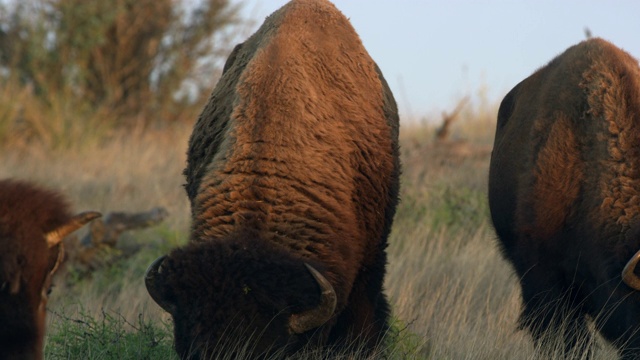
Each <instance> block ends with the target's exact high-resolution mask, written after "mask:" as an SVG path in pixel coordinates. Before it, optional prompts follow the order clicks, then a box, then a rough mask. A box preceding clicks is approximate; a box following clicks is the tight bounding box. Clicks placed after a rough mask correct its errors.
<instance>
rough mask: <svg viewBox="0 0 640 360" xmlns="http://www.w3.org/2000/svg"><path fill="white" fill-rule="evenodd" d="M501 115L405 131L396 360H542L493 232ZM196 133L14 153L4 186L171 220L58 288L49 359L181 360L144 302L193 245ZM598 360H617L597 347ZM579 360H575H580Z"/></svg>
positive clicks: (468, 116)
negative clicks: (155, 269)
mask: <svg viewBox="0 0 640 360" xmlns="http://www.w3.org/2000/svg"><path fill="white" fill-rule="evenodd" d="M494 119H495V111H494V110H490V111H482V112H478V111H475V112H474V111H469V112H467V113H463V114H462V115H461V116H460V120H459V121H458V122H456V123H455V126H454V127H453V129H452V130H453V133H452V136H451V138H450V141H448V142H447V143H444V144H438V143H436V142H434V140H433V138H434V127H433V126H430V125H428V124H427V123H425V124H403V125H404V126H403V127H402V129H401V147H402V161H403V165H404V174H403V177H402V192H401V193H402V197H401V204H400V205H399V208H398V211H397V215H396V220H395V227H394V230H393V232H392V235H391V239H390V243H391V245H390V248H389V266H388V276H387V279H386V292H387V294H388V296H389V298H390V300H391V303H392V305H393V314H394V318H395V325H394V329H395V331H396V332H397V333H398V337H397V340H396V343H395V344H393V346H392V349H391V356H390V357H391V358H394V359H395V358H397V359H403V358H407V359H537V358H539V357H540V354H539V353H538V352H537V351H536V349H535V348H534V346H533V344H532V342H531V341H530V337H529V336H528V334H527V333H525V332H523V331H519V330H518V329H517V326H516V322H517V318H518V315H519V312H520V293H519V291H520V290H519V287H518V284H517V279H516V278H515V276H514V275H513V272H512V270H511V268H510V266H509V265H508V264H507V263H506V262H505V261H504V260H503V259H502V258H501V256H500V254H499V252H498V250H497V247H496V239H495V234H494V233H493V229H492V227H491V225H490V220H489V211H488V205H487V194H486V188H487V172H488V163H489V156H490V149H491V144H492V138H493V131H494ZM190 132H191V127H190V126H186V125H183V126H180V125H175V126H174V127H173V128H170V129H162V130H150V129H146V130H144V131H143V130H139V131H131V132H129V133H127V134H122V135H115V136H112V139H111V140H109V141H107V142H104V143H100V142H96V141H91V142H89V143H88V144H86V145H84V146H79V147H72V148H71V149H68V148H67V149H57V150H49V148H47V147H39V146H33V145H29V146H27V145H22V146H19V145H16V146H14V147H13V148H11V149H4V150H3V151H2V154H1V155H0V178H6V177H14V178H21V179H29V180H33V181H36V182H38V183H41V184H45V185H47V186H50V187H53V188H56V189H59V190H61V191H62V192H64V193H65V194H67V195H68V197H69V198H70V199H71V201H72V202H73V204H74V207H75V208H76V209H77V210H98V211H101V212H103V213H108V212H110V211H146V210H149V209H150V208H152V207H155V206H162V207H164V208H166V209H167V210H168V211H169V213H170V216H169V218H168V219H167V220H166V221H165V222H164V223H163V224H161V225H159V226H157V227H153V228H149V229H145V230H140V231H135V232H130V233H127V234H126V236H125V237H124V238H123V239H122V242H123V244H125V243H127V242H129V243H136V244H138V245H140V246H141V247H142V251H140V252H138V253H136V254H135V255H133V256H132V257H129V258H127V259H124V260H119V261H115V262H113V263H111V264H110V265H108V266H105V267H103V268H101V269H99V270H97V271H95V272H94V273H92V274H91V276H79V275H78V274H76V273H74V271H73V269H71V270H69V269H68V270H67V271H66V273H65V274H61V275H63V276H64V278H63V277H62V276H60V277H58V278H57V281H56V283H57V286H56V287H55V288H54V289H53V293H52V297H51V300H50V302H49V306H48V309H49V317H48V322H49V329H48V335H47V342H46V347H45V352H46V358H47V359H176V356H175V354H174V353H173V349H172V334H171V321H170V317H169V316H168V315H167V314H166V313H164V312H163V311H162V310H161V309H160V308H159V307H158V306H157V305H156V304H155V303H154V302H153V301H152V300H151V299H150V297H149V296H148V294H147V292H146V290H145V288H144V284H143V274H144V271H145V269H146V267H147V265H148V264H149V263H150V262H151V261H152V260H153V259H155V258H156V257H157V256H159V255H161V254H164V253H166V252H168V250H169V249H171V248H173V247H175V246H178V245H180V244H184V243H185V242H186V240H187V233H188V228H189V206H188V202H187V198H186V195H185V193H184V191H183V189H182V186H181V185H182V183H183V181H184V179H183V176H182V174H181V172H182V169H183V167H184V164H185V151H186V146H187V140H188V136H189V134H190ZM596 355H597V356H596V357H597V358H598V359H611V358H615V353H614V352H613V351H612V350H611V349H610V347H609V346H608V345H606V344H605V343H604V342H602V341H600V342H599V346H598V350H597V354H596ZM577 358H579V356H578V357H577Z"/></svg>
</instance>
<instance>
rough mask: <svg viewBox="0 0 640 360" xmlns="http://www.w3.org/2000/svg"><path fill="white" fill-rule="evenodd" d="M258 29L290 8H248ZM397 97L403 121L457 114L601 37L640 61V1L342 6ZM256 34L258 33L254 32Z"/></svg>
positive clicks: (421, 0)
mask: <svg viewBox="0 0 640 360" xmlns="http://www.w3.org/2000/svg"><path fill="white" fill-rule="evenodd" d="M243 3H244V14H246V16H248V17H252V18H253V19H255V29H257V27H258V26H260V25H261V24H262V22H263V21H264V18H265V17H266V16H268V15H269V14H271V13H272V12H273V11H275V10H277V9H278V8H279V7H281V6H282V5H283V4H285V3H286V1H285V0H245V1H244V2H243ZM333 3H334V4H335V5H336V6H337V7H338V9H340V10H341V11H342V13H343V14H344V15H345V16H347V17H348V18H350V19H351V23H352V25H353V26H354V28H355V29H356V31H357V32H358V34H359V35H360V38H361V39H362V42H363V43H364V46H365V47H366V48H367V51H368V52H369V54H370V55H371V57H372V58H373V59H374V60H375V61H376V62H377V63H378V65H379V66H380V68H381V69H382V72H383V74H384V76H385V78H386V79H387V82H388V83H389V86H390V87H391V90H392V91H393V93H394V96H395V98H396V101H397V102H398V107H399V109H400V116H401V118H402V119H405V120H406V119H414V120H416V119H419V118H420V117H422V116H425V115H432V114H436V116H437V115H439V114H440V112H441V111H443V110H445V111H447V110H451V109H452V108H453V107H454V106H455V104H456V103H457V102H458V101H459V99H460V98H462V97H464V96H465V95H470V96H471V97H472V99H473V100H474V101H478V98H479V97H478V94H479V93H480V92H481V89H486V91H485V93H486V95H487V97H488V100H489V101H490V102H496V103H497V102H499V101H500V100H501V99H502V97H503V96H504V95H505V94H506V93H507V92H508V91H509V90H510V89H511V88H512V87H513V86H515V85H516V84H517V83H518V82H520V80H522V79H524V78H526V77H527V76H529V75H531V73H533V72H534V71H535V70H536V69H538V68H539V67H541V66H543V65H545V64H546V63H547V62H549V61H550V60H551V59H552V58H553V57H555V56H556V55H558V54H560V53H562V52H563V51H564V50H565V49H566V48H568V47H569V46H571V45H574V44H576V43H578V42H580V41H582V40H584V39H585V33H584V29H585V27H588V28H589V29H590V30H591V33H592V34H593V36H599V37H602V38H604V39H606V40H609V41H611V42H613V43H614V44H616V45H617V46H619V47H621V48H622V49H624V50H626V51H628V52H629V53H631V55H633V56H634V57H636V58H638V57H640V1H638V0H624V1H623V0H599V1H598V0H529V1H524V0H511V1H507V0H484V1H482V0H480V1H463V0H447V1H425V0H394V1H391V0H335V1H333ZM255 29H252V31H251V32H253V31H255Z"/></svg>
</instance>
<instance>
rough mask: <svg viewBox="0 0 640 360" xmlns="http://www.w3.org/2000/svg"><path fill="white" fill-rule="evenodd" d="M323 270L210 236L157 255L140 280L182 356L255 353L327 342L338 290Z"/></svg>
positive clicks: (267, 353)
mask: <svg viewBox="0 0 640 360" xmlns="http://www.w3.org/2000/svg"><path fill="white" fill-rule="evenodd" d="M320 269H321V267H320V266H319V265H318V264H314V266H311V265H309V264H308V263H305V262H304V261H302V260H300V259H298V258H296V257H294V256H292V255H290V254H288V253H287V252H285V251H283V250H281V249H274V248H267V247H266V245H265V244H264V243H260V242H258V241H254V242H251V241H212V242H205V243H198V244H195V243H194V244H190V245H188V246H187V247H185V248H183V249H178V250H175V251H173V252H172V253H171V254H170V255H169V256H167V257H161V258H159V259H158V260H156V261H155V262H154V263H153V264H152V265H151V266H150V268H149V270H148V271H147V275H146V277H145V282H146V285H147V289H148V291H149V293H150V295H151V297H152V298H153V299H154V300H155V301H156V302H157V303H158V304H159V305H160V306H161V307H162V308H163V309H165V310H166V311H168V312H169V313H171V315H172V317H173V321H174V332H175V346H176V350H177V352H178V353H179V354H180V355H181V356H182V358H184V359H196V358H209V357H211V356H216V355H221V354H225V355H227V356H228V355H230V354H231V355H235V356H240V355H244V356H249V357H250V358H256V357H262V356H271V355H273V354H276V353H281V354H289V353H293V352H295V351H297V350H299V349H301V348H302V347H304V346H305V345H306V344H307V343H309V342H310V341H313V342H314V343H322V342H324V341H325V340H326V337H327V335H328V333H327V332H328V329H329V325H328V324H327V323H331V321H330V320H331V319H332V317H333V315H334V311H335V306H336V295H335V291H334V290H333V287H332V286H331V284H329V282H328V281H327V280H326V279H325V278H324V277H323V276H322V275H321V274H320V272H319V271H318V270H320Z"/></svg>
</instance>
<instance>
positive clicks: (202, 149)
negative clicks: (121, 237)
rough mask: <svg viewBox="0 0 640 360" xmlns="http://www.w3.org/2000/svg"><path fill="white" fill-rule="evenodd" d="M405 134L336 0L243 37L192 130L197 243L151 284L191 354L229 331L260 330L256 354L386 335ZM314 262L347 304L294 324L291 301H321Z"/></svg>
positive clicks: (366, 341)
mask: <svg viewBox="0 0 640 360" xmlns="http://www.w3.org/2000/svg"><path fill="white" fill-rule="evenodd" d="M397 137H398V115H397V109H396V104H395V100H394V99H393V95H392V94H391V91H390V90H389V87H388V85H387V83H386V82H385V80H384V78H383V76H382V74H381V72H380V70H379V69H378V68H377V66H376V64H375V63H374V62H373V60H372V59H371V58H370V57H369V55H368V54H367V52H366V50H365V49H364V47H363V45H362V43H361V41H360V39H359V37H358V35H357V34H356V32H355V31H354V29H353V28H352V26H351V24H350V23H349V21H348V19H347V18H345V17H344V16H343V15H342V14H341V13H340V12H339V11H338V10H337V9H336V8H335V7H334V6H333V4H331V3H329V2H328V1H324V0H317V1H311V0H294V1H292V2H290V3H288V4H287V5H285V6H284V7H282V8H281V9H280V10H278V11H276V12H275V13H274V14H272V15H271V16H269V17H268V18H267V19H266V21H265V23H264V24H263V25H262V27H261V28H260V29H259V30H258V31H257V32H256V33H255V34H254V35H253V36H251V37H250V38H249V39H248V40H246V41H245V42H244V43H242V44H240V45H238V46H236V48H235V49H234V51H233V52H232V54H231V55H230V56H229V58H228V60H227V63H226V64H225V67H224V73H223V75H222V78H221V79H220V81H219V82H218V84H217V86H216V88H215V89H214V90H213V93H212V94H211V97H210V99H209V102H208V104H207V105H206V107H205V108H204V110H203V112H202V114H201V115H200V118H199V120H198V122H197V124H196V126H195V129H194V131H193V134H192V136H191V139H190V142H189V151H188V165H187V168H186V169H185V175H186V179H187V183H186V186H185V187H186V190H187V193H188V196H189V198H190V200H191V205H192V216H193V225H192V234H191V241H190V244H189V245H187V246H185V247H184V248H183V249H178V250H175V251H173V252H172V253H171V254H170V255H169V256H168V257H167V258H166V259H165V260H164V261H163V262H162V264H161V265H160V266H158V268H157V269H156V270H157V274H156V277H155V280H153V281H152V284H151V287H152V288H154V289H157V291H155V290H150V293H151V295H152V296H154V299H156V300H158V299H159V300H160V302H163V303H164V307H165V309H167V310H168V311H170V312H171V314H172V315H173V319H174V323H175V342H176V349H177V351H178V352H179V353H180V354H181V356H183V357H185V358H186V357H188V356H189V355H188V352H189V351H191V352H192V353H193V354H194V355H193V357H199V356H200V357H204V356H205V354H206V352H202V351H201V352H200V353H198V351H199V350H197V349H196V348H198V349H201V348H202V347H203V346H205V345H204V344H208V346H210V347H215V345H216V344H220V343H221V342H223V341H225V339H228V338H230V336H228V334H229V333H233V332H236V333H239V337H236V338H235V339H240V340H241V341H244V339H246V338H247V337H249V336H252V337H254V339H255V341H254V342H252V343H251V344H252V347H253V348H252V349H250V352H251V353H252V354H254V355H255V356H257V355H259V354H268V353H270V352H269V347H271V348H272V349H273V350H274V351H275V350H276V349H279V350H281V351H283V352H284V353H285V354H286V353H292V352H294V351H296V350H297V349H299V348H301V347H302V346H304V345H309V344H313V345H314V346H315V347H318V346H320V345H324V346H327V347H334V348H338V349H343V348H346V347H348V346H351V345H355V346H358V345H357V344H361V345H360V346H362V347H364V348H365V349H366V350H367V351H372V350H373V349H374V348H375V347H376V346H377V345H378V344H379V342H380V340H381V339H382V337H383V335H384V334H385V332H386V331H387V330H388V324H387V320H388V314H389V307H388V303H387V300H386V299H385V296H384V294H383V293H382V284H383V278H384V275H385V266H386V253H385V248H386V246H387V237H388V235H389V231H390V227H391V224H392V220H393V215H394V212H395V207H396V204H397V197H398V189H399V183H398V177H399V167H400V165H399V160H398V140H397ZM305 263H306V264H308V265H311V266H312V267H313V268H315V269H316V270H318V271H319V272H320V273H321V274H322V275H323V276H324V277H325V278H326V279H327V280H328V281H329V282H330V284H331V286H332V287H333V288H334V290H335V293H336V296H337V306H336V308H335V312H334V315H333V316H332V317H331V319H330V320H328V321H327V322H326V323H325V324H324V325H322V326H319V327H318V328H315V329H312V330H309V331H307V332H304V333H301V334H296V333H293V334H291V332H290V331H287V326H286V324H287V321H288V320H289V318H290V317H291V316H292V314H297V313H300V312H301V311H306V310H308V309H311V308H314V307H316V306H317V305H318V303H319V301H320V299H319V298H320V296H319V293H320V291H319V290H318V285H317V284H316V282H315V280H314V278H313V277H312V276H311V275H310V273H309V271H307V269H306V268H305V266H304V264H305ZM150 270H151V269H150ZM154 271H155V270H154ZM148 286H149V285H148ZM154 291H155V292H154ZM249 323H251V324H252V325H249ZM282 349H285V350H282Z"/></svg>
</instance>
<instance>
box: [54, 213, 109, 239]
mask: <svg viewBox="0 0 640 360" xmlns="http://www.w3.org/2000/svg"><path fill="white" fill-rule="evenodd" d="M100 216H102V214H100V213H99V212H95V211H87V212H83V213H80V214H78V215H76V216H74V217H72V218H71V220H69V221H68V222H67V223H66V224H63V225H61V226H59V227H57V228H55V229H53V230H51V231H49V232H48V233H46V234H45V238H46V239H47V245H49V248H52V247H54V246H56V245H58V244H59V243H60V242H61V241H62V239H63V238H64V237H65V236H67V235H69V234H71V233H72V232H74V231H76V230H78V229H79V228H81V227H82V226H83V225H85V224H87V223H88V222H89V221H91V220H93V219H96V218H99V217H100Z"/></svg>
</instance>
